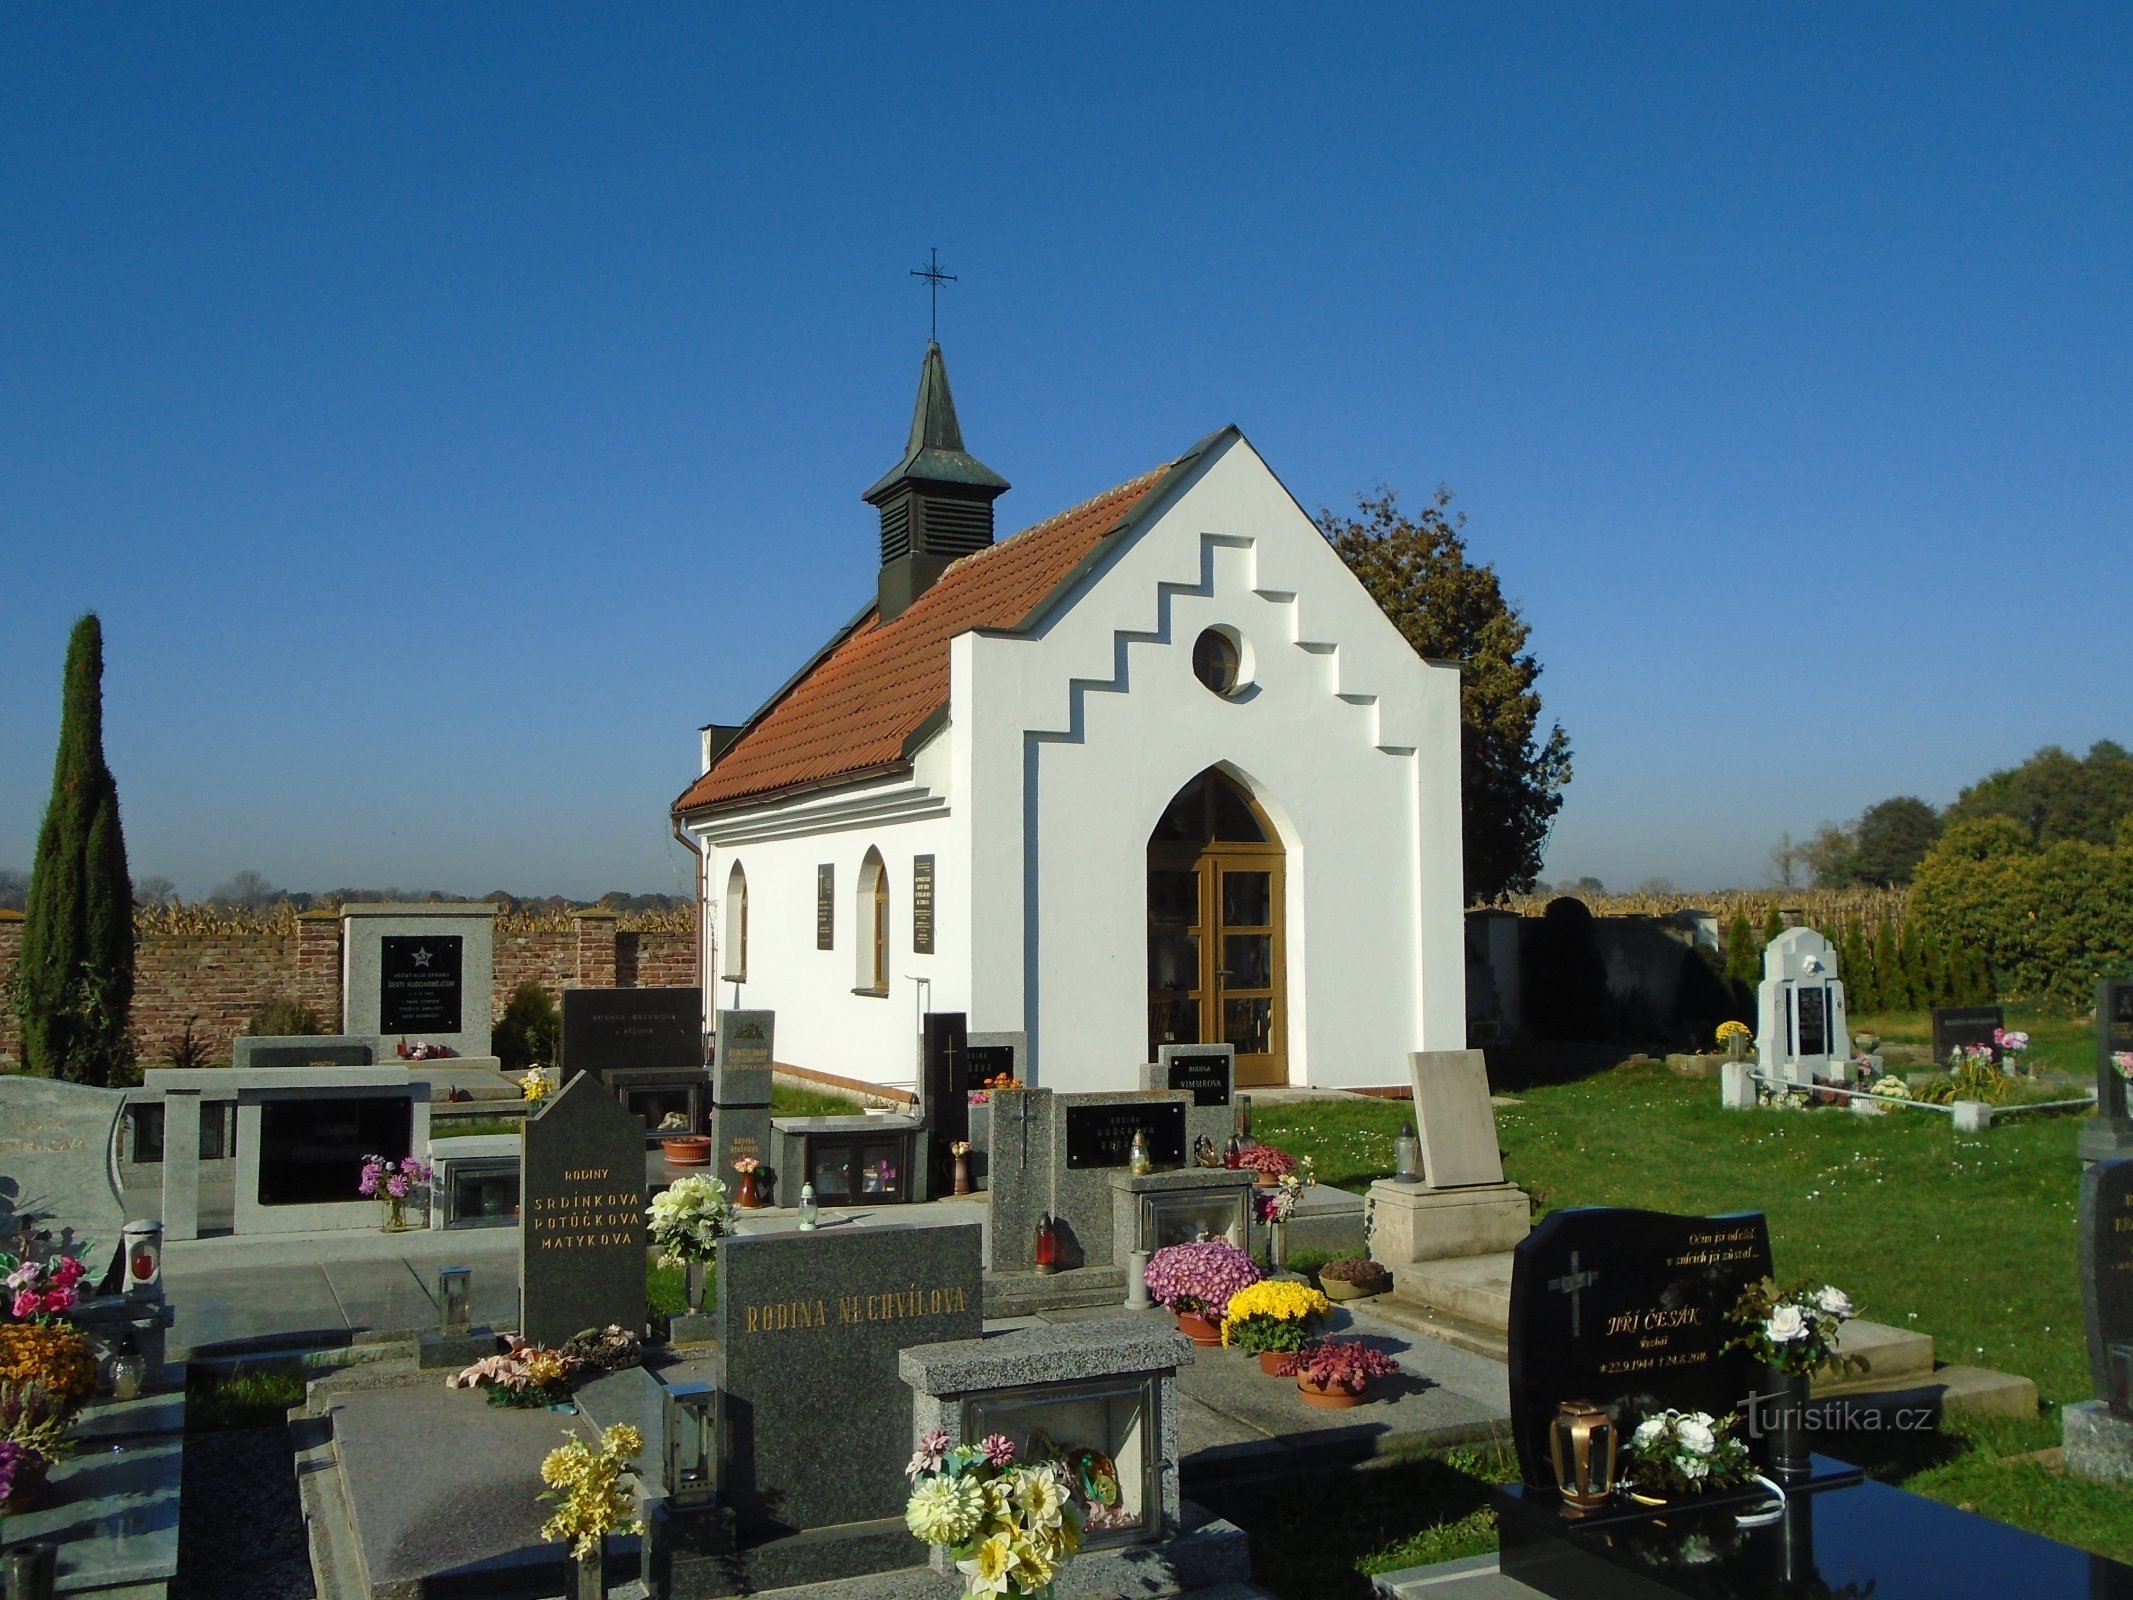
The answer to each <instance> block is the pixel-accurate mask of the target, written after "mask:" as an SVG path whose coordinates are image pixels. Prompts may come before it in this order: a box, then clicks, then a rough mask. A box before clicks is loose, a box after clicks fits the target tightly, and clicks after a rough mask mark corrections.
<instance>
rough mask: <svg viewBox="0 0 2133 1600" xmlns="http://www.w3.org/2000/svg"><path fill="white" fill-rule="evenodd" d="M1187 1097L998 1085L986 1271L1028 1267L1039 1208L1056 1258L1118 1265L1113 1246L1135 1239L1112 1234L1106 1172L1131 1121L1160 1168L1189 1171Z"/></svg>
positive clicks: (1121, 1157)
mask: <svg viewBox="0 0 2133 1600" xmlns="http://www.w3.org/2000/svg"><path fill="white" fill-rule="evenodd" d="M1190 1102H1191V1097H1190V1096H1189V1095H1186V1094H1182V1093H1177V1094H1173V1093H1171V1092H1170V1091H1168V1090H1140V1091H1138V1092H1136V1091H1134V1090H1119V1091H1115V1092H1112V1093H1108V1094H1106V1093H1092V1094H1054V1093H1052V1091H1050V1090H1048V1089H1022V1090H1015V1091H1012V1092H1009V1093H1002V1094H995V1095H994V1096H993V1097H992V1100H991V1104H990V1107H989V1109H990V1111H991V1114H992V1115H991V1150H990V1162H989V1167H990V1185H989V1188H988V1196H989V1199H990V1203H991V1207H992V1234H991V1250H992V1258H991V1266H992V1268H993V1270H994V1271H995V1272H1027V1271H1029V1270H1030V1269H1031V1267H1032V1266H1033V1265H1034V1255H1035V1241H1036V1228H1037V1222H1038V1219H1039V1218H1040V1217H1044V1216H1049V1217H1051V1218H1052V1220H1053V1223H1054V1225H1055V1238H1056V1242H1057V1245H1058V1249H1059V1256H1058V1260H1057V1265H1058V1266H1059V1267H1061V1268H1073V1267H1082V1266H1113V1265H1123V1262H1122V1261H1121V1260H1120V1259H1119V1252H1120V1251H1122V1250H1129V1249H1131V1248H1132V1245H1131V1242H1130V1241H1128V1242H1126V1243H1123V1244H1121V1243H1120V1242H1119V1241H1118V1238H1117V1235H1116V1233H1115V1219H1116V1216H1117V1211H1116V1209H1115V1204H1116V1203H1115V1198H1114V1194H1113V1190H1114V1187H1115V1185H1114V1182H1113V1180H1114V1179H1115V1178H1118V1177H1120V1176H1123V1175H1124V1174H1125V1173H1126V1171H1127V1168H1128V1163H1129V1161H1130V1159H1131V1152H1132V1148H1133V1134H1134V1131H1135V1130H1136V1129H1138V1130H1140V1131H1141V1132H1143V1133H1145V1134H1146V1135H1147V1136H1148V1153H1149V1157H1150V1160H1151V1162H1152V1164H1153V1165H1154V1167H1155V1169H1156V1175H1157V1176H1158V1177H1162V1176H1164V1175H1166V1174H1167V1175H1168V1176H1171V1177H1176V1176H1178V1175H1179V1174H1180V1173H1181V1172H1183V1171H1186V1170H1188V1163H1189V1160H1190V1157H1189V1153H1188V1152H1189V1143H1188V1139H1187V1129H1188V1126H1189V1123H1188V1111H1189V1109H1190ZM1203 1114H1204V1115H1211V1116H1219V1115H1220V1114H1221V1113H1219V1112H1209V1113H1203ZM1143 1182H1144V1183H1145V1182H1146V1180H1143ZM1156 1186H1157V1187H1160V1185H1159V1184H1158V1185H1156Z"/></svg>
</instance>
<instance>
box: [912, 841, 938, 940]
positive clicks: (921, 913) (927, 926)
mask: <svg viewBox="0 0 2133 1600" xmlns="http://www.w3.org/2000/svg"><path fill="white" fill-rule="evenodd" d="M911 948H912V950H913V951H915V952H916V953H917V954H919V955H922V956H930V955H932V954H933V857H931V856H913V857H912V858H911Z"/></svg>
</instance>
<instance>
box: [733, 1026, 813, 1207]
mask: <svg viewBox="0 0 2133 1600" xmlns="http://www.w3.org/2000/svg"><path fill="white" fill-rule="evenodd" d="M776 1039H777V1015H776V1013H774V1012H770V1011H721V1012H720V1013H719V1014H718V1048H717V1051H716V1053H715V1054H714V1055H713V1057H712V1063H711V1138H712V1141H713V1142H712V1147H711V1166H712V1175H713V1176H714V1177H717V1178H719V1179H721V1180H723V1181H724V1183H725V1185H726V1187H727V1188H728V1189H729V1190H730V1189H732V1188H733V1187H734V1178H733V1163H734V1162H736V1161H738V1160H740V1159H741V1158H742V1157H743V1156H754V1157H755V1158H756V1160H758V1161H760V1162H762V1163H763V1164H764V1166H765V1167H766V1168H768V1167H769V1166H770V1162H771V1159H772V1151H771V1143H770V1078H771V1067H772V1062H773V1061H774V1059H775V1057H774V1055H773V1051H774V1049H775V1048H776ZM772 1177H773V1180H774V1178H775V1172H774V1171H773V1173H772ZM799 1199H800V1191H799V1188H798V1186H797V1185H795V1186H794V1188H793V1192H792V1194H791V1195H790V1196H788V1197H785V1201H786V1203H788V1204H798V1203H799Z"/></svg>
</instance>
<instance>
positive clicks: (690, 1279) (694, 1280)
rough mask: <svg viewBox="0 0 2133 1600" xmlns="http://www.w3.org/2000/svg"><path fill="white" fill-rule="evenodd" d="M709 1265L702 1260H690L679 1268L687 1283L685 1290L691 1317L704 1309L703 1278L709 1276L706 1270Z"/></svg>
mask: <svg viewBox="0 0 2133 1600" xmlns="http://www.w3.org/2000/svg"><path fill="white" fill-rule="evenodd" d="M709 1265H710V1263H708V1262H704V1261H691V1262H688V1263H686V1264H685V1265H684V1266H683V1267H682V1269H681V1270H682V1277H683V1281H684V1282H685V1283H686V1285H687V1288H686V1291H685V1292H686V1293H687V1295H688V1297H689V1315H690V1316H692V1317H693V1316H697V1315H699V1314H700V1313H701V1312H702V1311H703V1309H704V1279H705V1278H707V1277H708V1276H710V1274H709V1272H708V1271H707V1270H706V1269H707V1268H708V1267H709Z"/></svg>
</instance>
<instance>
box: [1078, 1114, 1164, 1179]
mask: <svg viewBox="0 0 2133 1600" xmlns="http://www.w3.org/2000/svg"><path fill="white" fill-rule="evenodd" d="M1136 1128H1143V1129H1146V1130H1147V1134H1148V1155H1149V1157H1150V1159H1151V1160H1153V1161H1154V1163H1155V1164H1156V1165H1157V1166H1159V1167H1178V1166H1183V1165H1184V1164H1185V1102H1184V1101H1182V1100H1150V1101H1145V1102H1141V1103H1138V1104H1136V1103H1135V1102H1132V1101H1110V1102H1106V1103H1105V1104H1102V1105H1093V1106H1076V1105H1070V1106H1068V1107H1066V1151H1067V1161H1066V1164H1067V1167H1068V1169H1069V1170H1079V1169H1084V1168H1088V1167H1123V1166H1124V1165H1125V1164H1126V1162H1127V1159H1128V1157H1129V1155H1130V1153H1131V1151H1132V1149H1133V1130H1134V1129H1136Z"/></svg>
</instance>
